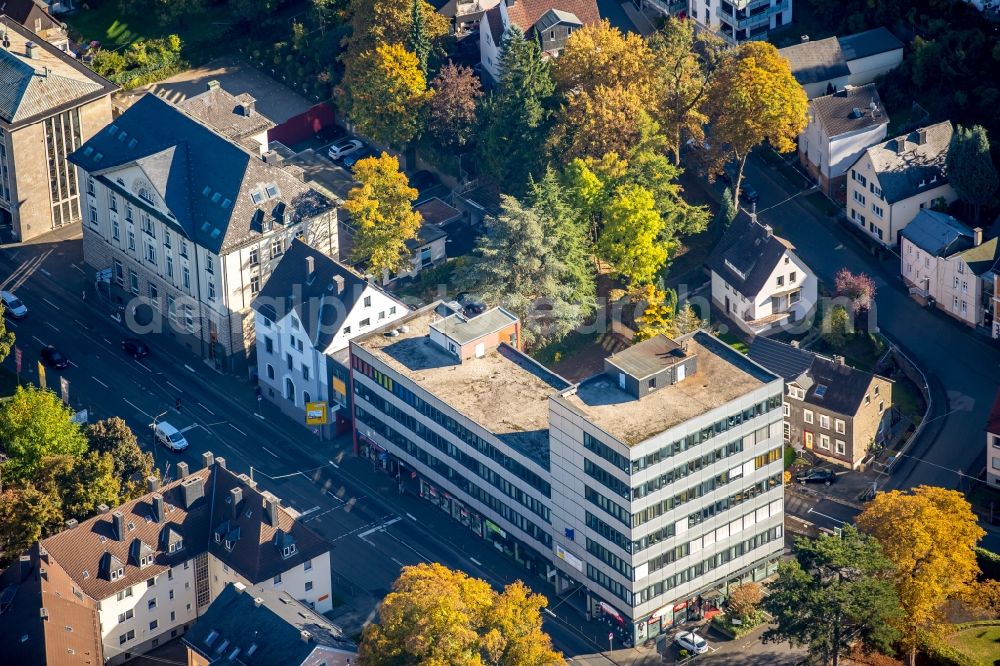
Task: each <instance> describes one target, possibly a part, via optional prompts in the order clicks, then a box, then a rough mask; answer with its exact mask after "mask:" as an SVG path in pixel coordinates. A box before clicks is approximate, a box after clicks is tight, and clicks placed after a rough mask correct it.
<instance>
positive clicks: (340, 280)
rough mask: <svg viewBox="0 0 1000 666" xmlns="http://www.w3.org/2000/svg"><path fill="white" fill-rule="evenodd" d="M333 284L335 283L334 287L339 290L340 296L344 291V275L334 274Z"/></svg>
mask: <svg viewBox="0 0 1000 666" xmlns="http://www.w3.org/2000/svg"><path fill="white" fill-rule="evenodd" d="M333 284H334V288H335V289H336V292H337V295H338V296H339V295H340V294H342V293H344V276H343V275H334V276H333Z"/></svg>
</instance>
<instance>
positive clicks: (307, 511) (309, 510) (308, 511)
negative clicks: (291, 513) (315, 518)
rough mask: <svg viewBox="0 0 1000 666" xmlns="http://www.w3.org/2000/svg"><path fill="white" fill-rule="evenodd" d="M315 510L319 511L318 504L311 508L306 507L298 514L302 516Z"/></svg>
mask: <svg viewBox="0 0 1000 666" xmlns="http://www.w3.org/2000/svg"><path fill="white" fill-rule="evenodd" d="M317 511H319V506H314V507H313V508H311V509H306V510H305V511H303V512H302V513H300V514H299V518H302V517H303V516H308V515H309V514H310V513H316V512H317Z"/></svg>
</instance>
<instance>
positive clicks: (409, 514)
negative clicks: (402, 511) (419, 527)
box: [406, 512, 419, 523]
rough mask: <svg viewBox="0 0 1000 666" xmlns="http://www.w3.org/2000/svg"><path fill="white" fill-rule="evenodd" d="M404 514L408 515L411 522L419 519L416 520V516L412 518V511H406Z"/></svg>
mask: <svg viewBox="0 0 1000 666" xmlns="http://www.w3.org/2000/svg"><path fill="white" fill-rule="evenodd" d="M406 515H407V516H409V517H410V520H412V521H413V522H415V523H416V522H419V521H418V520H417V519H416V518H414V517H413V514H412V513H410V512H407V513H406Z"/></svg>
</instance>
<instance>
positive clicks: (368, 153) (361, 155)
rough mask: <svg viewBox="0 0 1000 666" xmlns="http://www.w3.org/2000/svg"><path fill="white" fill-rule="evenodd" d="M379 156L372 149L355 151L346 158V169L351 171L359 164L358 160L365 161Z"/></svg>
mask: <svg viewBox="0 0 1000 666" xmlns="http://www.w3.org/2000/svg"><path fill="white" fill-rule="evenodd" d="M377 154H378V153H376V152H375V151H374V150H371V149H370V148H365V149H364V150H358V151H355V152H353V153H351V154H350V155H348V156H347V157H345V158H344V168H345V169H350V168H351V167H353V166H354V165H355V164H357V163H358V160H363V159H365V158H366V157H375V156H376V155H377Z"/></svg>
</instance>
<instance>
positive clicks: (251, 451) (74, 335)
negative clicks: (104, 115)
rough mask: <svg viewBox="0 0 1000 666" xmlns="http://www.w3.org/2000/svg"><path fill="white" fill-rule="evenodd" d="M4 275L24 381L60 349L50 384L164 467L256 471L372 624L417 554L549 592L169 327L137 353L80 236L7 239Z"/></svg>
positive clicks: (592, 644)
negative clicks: (17, 315)
mask: <svg viewBox="0 0 1000 666" xmlns="http://www.w3.org/2000/svg"><path fill="white" fill-rule="evenodd" d="M0 276H3V279H2V280H0V288H3V289H8V290H12V291H15V292H16V293H17V295H18V296H19V297H20V298H21V299H22V300H23V301H24V302H25V304H26V305H27V306H28V308H29V314H28V316H27V317H26V318H25V319H23V320H20V321H17V322H13V323H11V330H13V331H14V333H15V334H16V336H17V342H16V346H17V347H18V348H19V349H21V350H22V354H23V364H22V372H21V379H22V381H30V382H32V383H36V384H37V382H38V373H37V370H36V361H37V359H38V353H39V350H40V349H41V347H42V346H43V345H45V344H53V345H55V346H57V347H58V348H59V349H60V350H62V351H63V352H64V353H65V354H66V355H67V357H68V358H69V359H70V361H71V363H72V365H71V366H70V367H69V368H67V369H66V370H65V371H56V370H53V369H48V370H47V372H46V376H47V383H48V385H49V386H50V387H51V388H52V389H53V390H55V391H56V392H58V391H59V378H60V377H65V378H66V379H67V380H68V381H69V395H70V404H71V405H72V406H73V407H74V409H78V410H79V409H87V410H88V413H89V416H90V420H91V421H93V420H98V419H101V418H106V417H109V416H121V417H122V418H124V419H125V420H126V421H127V422H128V424H129V425H130V426H131V427H132V429H133V430H134V431H135V432H136V434H137V435H138V437H139V439H140V442H141V444H142V447H143V448H144V449H145V450H148V451H152V452H153V453H154V456H155V459H156V465H157V467H158V468H159V469H160V470H161V471H163V473H164V475H165V476H168V477H170V476H173V474H174V470H175V468H176V464H177V462H178V461H180V460H184V461H186V462H187V463H188V464H189V465H190V466H191V468H192V469H197V468H198V467H199V466H200V465H201V464H202V454H203V453H204V452H205V451H212V452H213V453H214V454H215V456H217V457H218V456H222V457H224V458H225V459H226V463H227V466H228V467H229V468H230V469H233V470H235V471H238V472H245V473H248V474H251V473H252V475H253V478H254V479H255V480H256V481H257V482H258V483H259V484H260V485H261V486H262V487H263V488H265V489H267V490H271V491H272V492H274V493H275V494H276V495H278V496H279V497H281V498H282V500H283V502H284V504H285V505H286V506H289V507H291V508H292V509H294V510H295V511H298V512H299V513H300V514H302V520H303V521H305V522H306V523H307V524H308V525H309V526H310V527H311V528H313V529H315V530H316V531H317V532H319V533H320V534H321V535H323V536H324V537H325V538H327V539H329V540H330V541H331V542H332V543H333V548H334V550H333V556H332V558H331V559H332V568H333V577H334V586H335V590H336V591H337V593H338V594H339V595H340V596H342V597H344V600H345V601H346V602H347V603H346V605H347V606H360V607H362V609H367V617H363V619H370V618H373V617H374V616H375V612H376V610H377V608H376V604H377V602H378V601H380V600H381V599H382V597H384V595H385V594H386V593H387V592H388V591H389V589H390V587H391V585H392V582H393V581H394V580H395V578H396V577H397V576H398V575H399V572H400V569H401V568H402V567H403V566H405V565H410V564H416V563H418V562H429V561H437V562H441V563H443V564H445V565H447V566H450V567H453V568H460V569H462V570H464V571H466V572H467V573H469V574H470V575H473V576H477V577H480V578H484V579H486V580H488V581H490V582H491V583H492V584H494V585H495V586H498V587H500V586H502V585H504V584H506V583H509V582H511V581H514V580H517V579H519V578H521V579H524V580H526V582H527V583H528V584H529V585H531V586H533V587H535V588H536V589H540V590H544V589H545V586H544V584H543V582H542V581H541V580H540V579H537V578H534V577H533V576H534V575H533V574H530V573H529V572H527V571H525V570H524V569H523V568H522V567H521V566H520V565H518V564H517V563H515V562H513V561H511V560H508V559H507V558H506V557H505V556H503V555H502V554H500V553H498V552H496V551H495V550H494V549H493V548H492V547H491V545H490V544H489V543H487V542H486V541H484V540H482V539H479V538H478V537H475V536H474V535H473V534H472V533H471V532H469V531H467V530H466V529H465V528H464V527H462V526H461V525H459V524H458V523H457V522H455V521H454V520H452V519H451V518H450V517H449V516H446V515H445V514H444V513H443V512H442V511H440V510H439V509H438V508H436V507H434V506H432V505H430V504H429V503H427V502H424V501H422V500H420V499H419V498H416V497H414V496H413V495H410V494H406V495H400V494H399V492H398V488H397V484H396V481H395V479H392V478H389V477H387V476H386V475H384V474H382V473H377V472H375V471H374V470H373V469H372V465H371V463H369V462H368V461H366V460H361V459H359V458H356V457H355V456H354V455H353V454H352V443H351V440H350V437H349V436H345V437H341V438H339V439H338V440H335V441H333V442H322V441H320V440H318V439H317V438H316V437H315V436H314V435H313V434H312V433H311V432H310V431H309V430H308V429H306V428H305V427H302V426H299V425H298V424H296V423H295V422H294V421H292V420H290V419H288V418H287V417H285V416H283V415H281V414H280V413H279V412H278V411H277V409H275V408H273V407H272V406H271V405H270V404H269V403H267V402H266V401H264V402H263V403H261V404H260V405H258V403H257V401H256V400H255V399H254V393H253V389H252V387H251V386H250V385H248V384H247V383H245V382H240V381H239V380H237V379H235V378H233V377H230V376H225V375H221V374H219V373H217V372H215V371H214V370H212V369H211V368H209V367H208V366H207V365H206V364H205V363H204V362H202V361H200V360H198V359H196V358H193V357H192V356H191V355H190V354H186V353H184V352H183V351H182V350H176V349H175V348H174V347H173V346H172V345H171V344H170V343H168V342H166V341H165V340H162V339H160V336H149V337H147V338H145V339H146V340H147V341H148V342H149V345H150V347H151V349H152V354H151V355H150V356H149V357H148V358H146V359H143V360H142V361H141V362H139V361H135V360H133V359H132V358H130V357H128V356H126V355H125V354H124V353H123V352H122V351H121V339H122V338H123V337H125V336H126V335H128V333H127V331H125V329H124V328H123V327H122V325H121V324H119V323H117V322H116V321H114V320H113V319H112V318H111V317H110V316H109V314H108V311H109V310H108V307H107V305H106V303H105V302H104V301H103V300H100V299H99V298H98V297H97V296H96V295H95V294H94V293H93V292H92V291H91V293H90V294H89V296H88V298H87V300H83V299H82V298H81V294H82V291H83V288H84V284H85V275H84V273H83V268H82V256H81V250H80V242H79V240H68V241H63V242H60V243H51V244H43V245H32V246H24V247H16V248H4V249H2V250H0ZM14 364H15V355H14V354H13V353H12V354H11V355H10V356H9V358H8V359H7V360H6V361H5V363H4V365H5V366H6V367H7V368H9V369H10V370H14ZM177 398H180V399H181V409H180V410H177V409H176V408H175V406H176V400H177ZM258 412H260V414H259V415H258ZM157 417H158V418H159V420H166V421H168V422H169V423H171V424H172V425H174V426H176V427H177V428H178V429H180V430H182V431H183V432H184V435H185V437H186V438H187V440H188V442H189V443H190V446H189V448H188V449H187V450H186V451H184V452H182V453H179V454H178V453H173V452H170V451H167V450H166V449H164V448H163V447H158V446H155V445H154V444H153V441H152V432H151V427H150V426H151V423H152V422H153V420H154V418H157ZM366 604H367V606H366ZM550 605H551V606H552V607H553V608H554V609H555V613H554V614H552V615H549V614H546V616H545V625H546V630H547V631H548V632H549V633H550V635H551V636H552V637H553V641H554V643H555V644H556V646H557V647H558V648H559V649H561V650H563V651H564V652H565V653H566V654H567V655H581V654H590V653H593V652H596V651H598V650H600V649H601V648H602V647H604V646H605V645H606V643H605V641H606V637H607V631H608V628H607V626H606V625H604V624H603V623H599V622H596V621H589V622H588V621H587V620H586V619H585V618H584V617H583V616H582V614H581V613H579V612H578V610H577V608H576V607H575V606H574V605H573V603H571V602H565V603H563V602H562V600H561V599H558V598H552V599H551V600H550ZM598 639H600V641H601V642H600V644H598V643H597V642H596V641H597V640H598Z"/></svg>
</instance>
